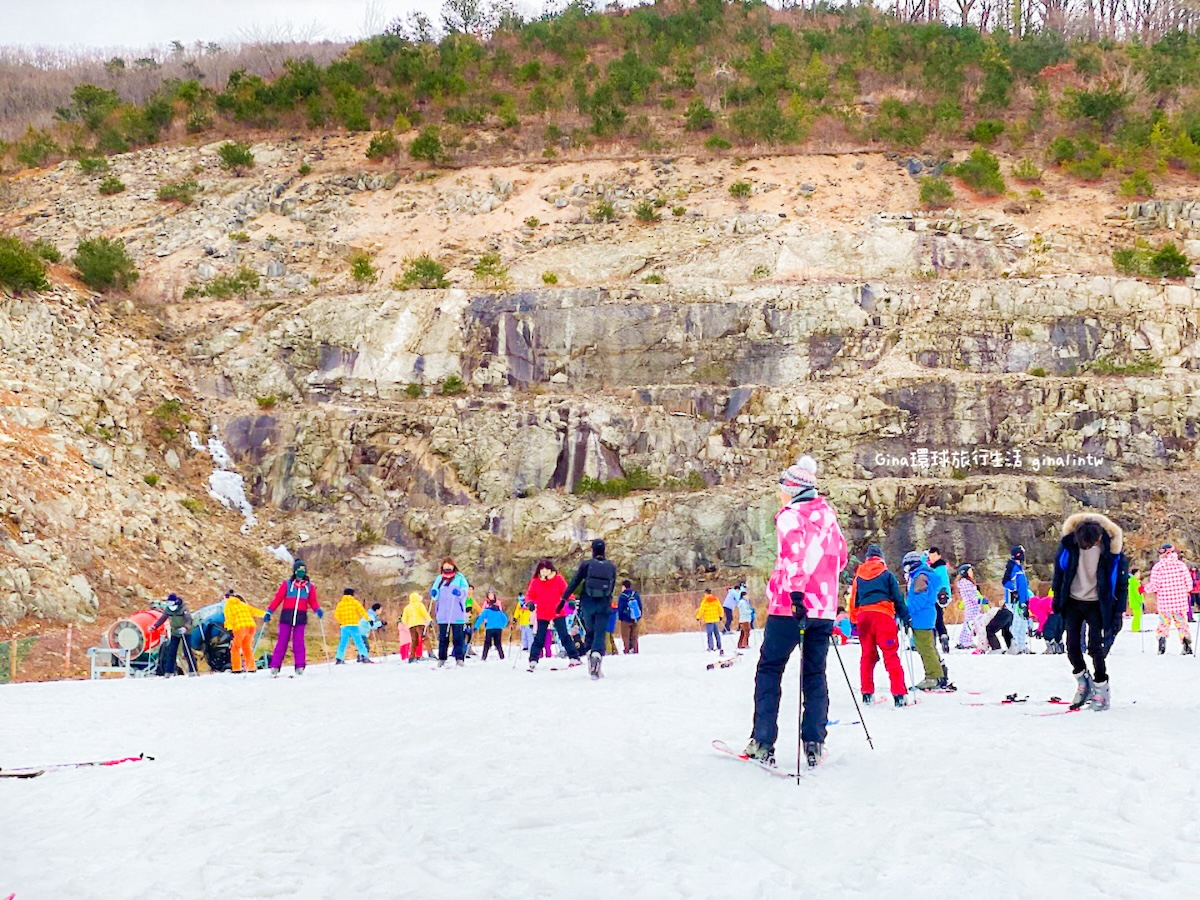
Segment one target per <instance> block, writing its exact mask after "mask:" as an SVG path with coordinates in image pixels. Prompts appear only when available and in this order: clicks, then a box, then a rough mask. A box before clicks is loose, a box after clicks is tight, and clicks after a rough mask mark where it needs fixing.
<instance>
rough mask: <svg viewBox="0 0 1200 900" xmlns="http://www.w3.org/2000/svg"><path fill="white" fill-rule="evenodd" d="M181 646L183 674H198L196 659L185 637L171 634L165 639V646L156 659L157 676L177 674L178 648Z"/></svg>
mask: <svg viewBox="0 0 1200 900" xmlns="http://www.w3.org/2000/svg"><path fill="white" fill-rule="evenodd" d="M180 645H182V646H183V670H182V671H183V674H184V675H195V674H198V670H197V668H196V657H195V656H194V655H192V645H191V644H189V643H188V640H187V637H186V636H184V635H179V634H173V635H171V636H170V637H169V638H167V643H166V646H165V647H163V650H162V652H161V653H160V654H159V657H158V674H159V675H167V676H170V675H177V674H179V671H180V669H179V666H178V659H179V647H180Z"/></svg>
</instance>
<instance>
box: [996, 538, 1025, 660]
mask: <svg viewBox="0 0 1200 900" xmlns="http://www.w3.org/2000/svg"><path fill="white" fill-rule="evenodd" d="M1000 586H1001V587H1003V588H1004V590H1005V591H1006V592H1007V596H1008V609H1009V611H1010V612H1011V613H1012V617H1013V621H1012V635H1013V643H1014V644H1015V645H1016V646H1015V647H1010V648H1009V652H1010V653H1029V652H1030V650H1029V578H1028V577H1026V575H1025V548H1024V547H1022V546H1020V545H1019V544H1018V545H1017V546H1015V547H1013V548H1012V553H1011V554H1010V557H1009V560H1008V564H1007V565H1005V567H1004V578H1003V579H1001V582H1000Z"/></svg>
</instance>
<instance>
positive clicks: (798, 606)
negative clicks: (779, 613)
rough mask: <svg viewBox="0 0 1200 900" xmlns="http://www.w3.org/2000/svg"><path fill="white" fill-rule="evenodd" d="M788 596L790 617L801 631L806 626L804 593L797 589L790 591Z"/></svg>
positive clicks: (806, 613) (806, 611) (806, 614)
mask: <svg viewBox="0 0 1200 900" xmlns="http://www.w3.org/2000/svg"><path fill="white" fill-rule="evenodd" d="M789 596H790V597H791V600H792V618H794V619H795V620H796V624H797V625H799V626H800V630H801V631H803V630H804V629H806V628H807V627H808V610H806V609H805V608H804V595H803V594H802V593H800V592H799V591H792V592H791V594H790V595H789Z"/></svg>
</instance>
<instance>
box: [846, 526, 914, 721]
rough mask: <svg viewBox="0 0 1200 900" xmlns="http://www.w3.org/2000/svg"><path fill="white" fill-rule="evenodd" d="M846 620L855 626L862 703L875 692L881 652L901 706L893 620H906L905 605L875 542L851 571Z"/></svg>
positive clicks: (901, 686) (905, 696) (903, 697)
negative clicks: (876, 664) (859, 654)
mask: <svg viewBox="0 0 1200 900" xmlns="http://www.w3.org/2000/svg"><path fill="white" fill-rule="evenodd" d="M848 602H849V606H850V621H851V622H853V623H854V624H856V625H858V642H859V644H860V645H861V646H862V654H861V656H860V659H859V668H858V677H859V682H860V685H861V687H862V695H863V702H865V703H870V702H871V701H872V700H873V699H874V694H875V663H877V662H878V661H879V655H880V653H882V654H883V667H884V669H885V670H886V671H887V675H888V682H889V686H890V687H891V691H892V702H893V703H895V704H896V706H904V705H905V704H906V703H907V702H908V689H907V688H906V687H905V686H904V667H903V666H902V665H901V664H900V653H899V648H900V643H899V629H898V627H897V625H896V622H897V621H900V622H904V623H908V622H909V621H910V620H909V613H908V608H907V607H906V606H905V604H904V597H903V595H901V593H900V583H899V582H898V581H896V576H895V575H893V574H892V573H891V572H889V571H888V567H887V563H886V562H884V559H883V551H882V550H881V549H880V548H879V545H878V544H872V545H871V546H870V547H868V548H867V558H866V560H865V561H864V562H863V563H862V565H860V566H859V567H858V568H857V569H855V570H854V580H853V581H852V582H851V584H850V599H849V601H848Z"/></svg>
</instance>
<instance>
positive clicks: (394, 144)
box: [367, 131, 400, 160]
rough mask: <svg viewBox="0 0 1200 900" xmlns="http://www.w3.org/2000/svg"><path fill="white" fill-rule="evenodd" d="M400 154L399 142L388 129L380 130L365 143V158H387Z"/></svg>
mask: <svg viewBox="0 0 1200 900" xmlns="http://www.w3.org/2000/svg"><path fill="white" fill-rule="evenodd" d="M399 155H400V142H399V141H398V140H396V135H394V134H392V132H390V131H380V132H378V133H376V134H375V135H373V136H372V137H371V142H370V143H369V144H367V159H376V160H378V159H388V158H389V157H393V156H399Z"/></svg>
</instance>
